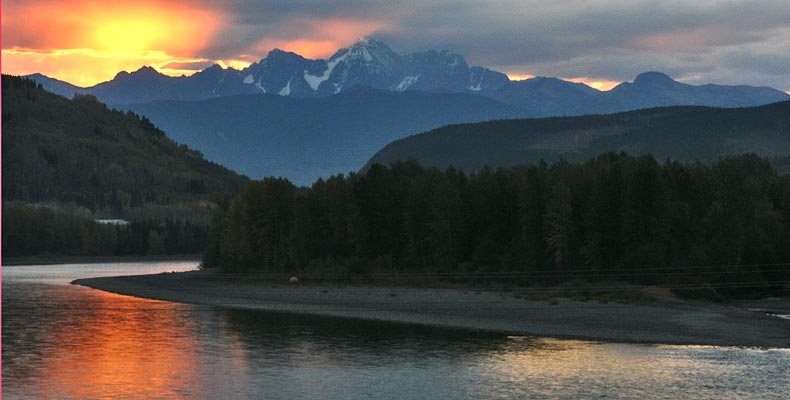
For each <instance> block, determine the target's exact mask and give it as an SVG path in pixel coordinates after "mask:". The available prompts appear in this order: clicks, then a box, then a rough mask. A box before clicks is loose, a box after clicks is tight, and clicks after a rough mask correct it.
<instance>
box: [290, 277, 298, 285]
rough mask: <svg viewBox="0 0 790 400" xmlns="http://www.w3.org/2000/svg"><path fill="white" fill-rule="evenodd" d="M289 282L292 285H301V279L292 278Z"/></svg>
mask: <svg viewBox="0 0 790 400" xmlns="http://www.w3.org/2000/svg"><path fill="white" fill-rule="evenodd" d="M288 282H290V283H291V285H298V284H299V278H297V277H295V276H292V277H291V279H288Z"/></svg>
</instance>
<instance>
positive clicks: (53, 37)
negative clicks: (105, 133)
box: [3, 0, 225, 85]
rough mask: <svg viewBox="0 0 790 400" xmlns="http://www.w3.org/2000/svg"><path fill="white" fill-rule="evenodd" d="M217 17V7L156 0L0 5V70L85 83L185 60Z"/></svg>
mask: <svg viewBox="0 0 790 400" xmlns="http://www.w3.org/2000/svg"><path fill="white" fill-rule="evenodd" d="M224 22H225V17H224V16H223V14H221V13H218V12H216V11H213V10H209V9H197V8H194V7H187V6H185V5H180V4H175V3H173V2H170V1H162V0H158V1H157V0H139V1H134V2H132V1H112V2H107V1H96V0H72V1H68V2H62V1H39V2H35V3H31V4H12V5H11V6H7V7H5V9H4V10H3V39H4V40H3V58H4V61H5V62H4V65H3V67H4V68H3V69H4V72H7V73H11V74H19V75H22V74H28V73H32V72H41V73H43V74H45V75H49V76H52V77H55V78H58V79H63V80H66V81H69V82H72V83H75V84H80V85H91V84H95V83H98V82H101V81H103V80H107V79H111V78H112V77H113V76H114V75H115V74H116V73H117V72H118V71H120V70H135V69H137V68H139V67H140V66H142V65H156V64H158V65H165V64H167V62H173V61H184V59H187V60H191V59H192V58H193V57H194V55H195V54H197V53H198V52H199V51H200V50H201V49H202V48H204V47H205V46H206V45H207V44H208V41H209V40H210V39H211V37H212V36H213V35H214V33H215V32H216V31H217V29H218V28H219V27H220V26H221V25H222V24H223V23H224Z"/></svg>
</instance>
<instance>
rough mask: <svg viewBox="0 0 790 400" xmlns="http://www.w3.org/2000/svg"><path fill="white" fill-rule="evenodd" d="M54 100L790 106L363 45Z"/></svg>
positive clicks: (535, 109) (659, 79) (131, 77)
mask: <svg viewBox="0 0 790 400" xmlns="http://www.w3.org/2000/svg"><path fill="white" fill-rule="evenodd" d="M29 77H30V78H31V79H34V80H36V81H37V82H40V83H41V84H43V85H44V87H45V88H46V89H47V90H50V91H52V92H54V93H58V94H61V95H64V96H66V97H72V96H73V95H74V94H75V93H88V94H92V95H94V96H96V97H97V98H98V99H99V100H101V101H103V102H106V103H108V104H111V105H126V104H139V103H146V102H149V101H157V100H206V99H211V98H217V97H223V96H233V95H239V94H274V95H280V96H284V97H297V98H302V97H325V96H330V95H333V94H336V93H340V92H343V91H347V90H349V89H353V88H354V87H358V86H363V87H370V88H374V89H381V90H388V91H393V92H403V91H434V90H442V91H452V92H460V93H471V94H479V95H482V96H488V97H491V98H494V99H496V100H499V101H501V102H505V103H508V104H511V105H515V106H517V107H520V108H522V109H523V110H524V112H526V113H528V114H529V115H532V116H553V115H583V114H592V113H611V112H618V111H626V110H633V109H638V108H649V107H656V106H668V105H708V106H717V107H744V106H754V105H761V104H768V103H772V102H777V101H783V100H787V99H790V96H788V95H787V94H786V93H784V92H781V91H778V90H775V89H771V88H766V87H751V86H721V85H702V86H691V85H686V84H682V83H679V82H676V81H673V80H672V79H671V78H670V77H669V76H667V75H665V74H662V73H659V72H647V73H644V74H641V75H639V76H638V77H637V79H635V80H634V82H633V83H623V84H621V85H619V86H617V87H616V88H615V89H613V90H611V91H609V92H600V91H598V90H595V89H593V88H591V87H589V86H586V85H584V84H581V83H573V82H567V81H563V80H560V79H557V78H547V77H538V78H533V79H527V80H523V81H511V80H510V79H508V77H507V76H506V75H505V74H503V73H501V72H497V71H493V70H491V69H488V68H484V67H470V66H469V65H468V64H467V62H466V60H465V59H464V57H463V56H461V55H459V54H456V53H452V52H449V51H444V50H443V51H434V50H431V51H424V52H418V53H408V54H400V53H396V52H395V51H393V50H392V49H391V48H390V47H389V46H387V45H386V44H384V43H382V42H380V41H377V40H374V39H370V38H363V39H361V40H359V41H358V42H356V43H355V44H354V45H352V46H351V47H350V48H343V49H340V50H338V51H337V52H336V53H335V54H334V55H332V56H331V57H329V58H328V59H327V60H310V59H307V58H304V57H302V56H300V55H298V54H296V53H291V52H287V51H283V50H279V49H274V50H272V51H270V52H269V54H268V55H267V56H266V57H265V58H263V59H261V60H260V61H259V62H257V63H254V64H252V65H250V66H249V67H247V68H245V69H243V70H240V71H239V70H235V69H232V68H228V69H222V68H220V67H219V66H217V65H215V66H212V67H209V68H207V69H205V70H203V71H201V72H198V73H197V74H194V75H192V76H189V77H186V76H182V77H169V76H165V75H162V74H160V73H158V72H157V71H155V70H154V69H153V68H150V67H143V68H140V69H139V70H137V71H134V72H131V73H128V72H120V73H118V75H116V76H115V78H113V79H112V80H110V81H108V82H103V83H100V84H98V85H95V86H92V87H89V88H79V87H76V86H73V85H70V84H66V83H65V82H61V81H57V80H53V79H51V78H47V77H45V76H43V75H40V74H34V75H30V76H29Z"/></svg>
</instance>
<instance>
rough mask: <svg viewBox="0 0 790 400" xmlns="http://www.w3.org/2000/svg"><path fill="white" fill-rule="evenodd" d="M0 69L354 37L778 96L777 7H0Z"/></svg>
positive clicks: (240, 59) (611, 76) (610, 80)
mask: <svg viewBox="0 0 790 400" xmlns="http://www.w3.org/2000/svg"><path fill="white" fill-rule="evenodd" d="M2 13H3V15H2V35H3V36H2V48H3V54H2V57H3V60H2V67H3V72H4V73H11V74H29V73H33V72H41V73H44V74H46V75H49V76H53V77H56V78H60V79H63V80H66V81H69V82H72V83H76V84H80V85H91V84H95V83H98V82H101V81H104V80H108V79H111V78H112V77H113V76H114V75H115V74H116V73H117V72H118V71H120V70H136V69H137V68H139V67H140V66H142V65H152V66H154V67H155V68H157V69H158V70H160V71H162V72H163V73H167V74H171V75H180V74H189V73H192V72H194V71H196V70H199V69H201V68H204V67H206V66H208V65H211V64H213V63H220V65H225V66H233V67H236V68H241V67H244V66H246V65H248V64H249V63H250V62H254V61H258V60H260V59H261V58H262V57H264V56H265V55H266V54H267V53H268V51H269V50H271V49H272V48H275V47H278V48H281V49H284V50H290V51H294V52H297V53H299V54H302V55H304V56H306V57H309V58H326V57H328V56H330V55H331V54H332V53H334V52H335V51H336V50H337V49H338V48H340V47H344V46H348V45H350V44H352V43H353V42H354V41H356V40H357V39H358V38H359V37H362V36H371V37H374V38H376V39H379V40H382V41H384V42H385V43H387V44H388V45H390V47H392V48H393V49H394V50H395V51H398V52H412V51H423V50H429V49H446V50H451V51H454V52H457V53H460V54H463V55H464V56H465V57H466V58H467V61H468V62H469V63H470V64H472V65H483V66H487V67H490V68H493V69H496V70H499V71H502V72H505V73H507V74H508V75H510V76H511V77H512V78H514V79H518V78H524V77H530V76H536V75H540V76H557V77H561V78H565V79H573V80H576V81H582V82H586V83H588V84H590V85H592V86H596V87H599V88H604V89H607V88H610V87H611V86H612V85H613V84H614V83H616V82H622V81H630V80H633V78H634V77H635V76H636V75H637V74H638V73H640V72H644V71H648V70H657V71H663V72H666V73H668V74H669V75H671V76H673V77H674V78H676V79H678V80H681V81H684V82H687V83H692V84H700V83H721V84H749V85H766V86H772V87H775V88H777V89H781V90H784V91H790V22H788V21H790V1H788V0H759V1H757V0H754V1H740V0H695V1H686V0H684V1H680V0H629V1H627V2H626V1H622V0H554V1H532V0H521V1H516V0H478V1H464V0H461V1H459V0H419V1H416V0H404V1H397V2H395V1H390V0H381V1H379V0H347V1H332V0H290V1H273V0H212V1H205V0H182V1H167V0H135V1H126V0H113V1H107V0H101V1H97V0H69V1H61V0H28V1H25V0H4V1H3V10H2Z"/></svg>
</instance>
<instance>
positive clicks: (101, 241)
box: [3, 205, 208, 257]
mask: <svg viewBox="0 0 790 400" xmlns="http://www.w3.org/2000/svg"><path fill="white" fill-rule="evenodd" d="M207 232H208V227H207V226H205V225H200V224H190V223H184V222H179V221H173V220H167V221H164V222H156V221H145V222H132V223H130V224H128V225H112V224H101V223H97V222H95V221H93V220H91V219H88V218H83V217H79V216H74V215H68V214H63V213H58V212H55V211H53V210H50V209H48V208H44V207H34V206H29V205H4V206H3V257H25V256H144V255H163V254H196V253H201V252H202V251H203V250H204V249H205V247H206V244H207V242H206V238H207Z"/></svg>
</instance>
